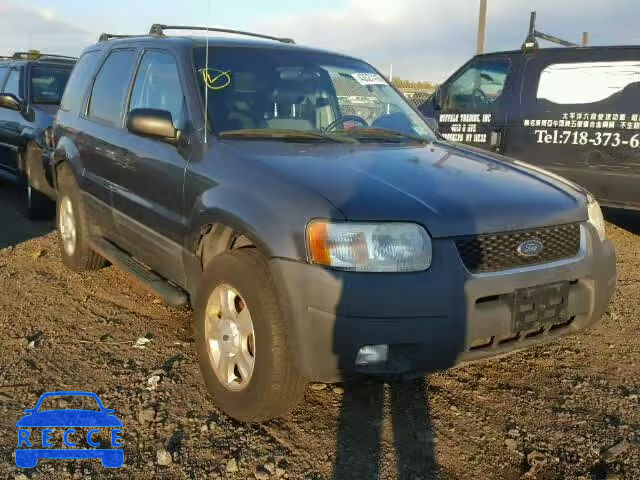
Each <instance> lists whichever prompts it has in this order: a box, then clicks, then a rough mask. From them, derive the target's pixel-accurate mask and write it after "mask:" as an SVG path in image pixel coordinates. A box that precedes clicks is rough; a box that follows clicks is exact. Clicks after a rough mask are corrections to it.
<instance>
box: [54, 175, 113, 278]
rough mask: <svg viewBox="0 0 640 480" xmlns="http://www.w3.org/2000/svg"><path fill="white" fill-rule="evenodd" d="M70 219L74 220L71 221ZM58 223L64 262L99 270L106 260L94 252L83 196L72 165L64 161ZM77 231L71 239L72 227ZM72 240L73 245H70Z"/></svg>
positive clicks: (59, 176) (69, 265) (76, 269)
mask: <svg viewBox="0 0 640 480" xmlns="http://www.w3.org/2000/svg"><path fill="white" fill-rule="evenodd" d="M69 221H71V223H68V222H69ZM63 222H64V223H63ZM56 226H57V227H58V245H59V247H60V253H61V256H62V261H63V262H64V264H65V265H66V266H67V267H69V268H70V269H72V270H75V271H76V272H82V271H86V270H98V269H100V268H102V267H104V266H105V265H107V261H106V260H105V259H104V258H102V257H101V256H100V255H98V254H97V253H96V252H94V251H93V250H92V249H91V246H90V245H89V231H88V228H87V227H88V222H87V218H86V216H85V213H84V206H83V204H82V197H81V196H80V190H79V189H78V186H77V184H76V181H75V178H74V177H73V173H72V172H71V169H70V168H69V167H68V166H66V165H63V166H62V167H60V169H59V171H58V196H57V202H56ZM69 227H73V230H74V231H75V234H74V235H73V236H74V240H73V241H72V242H69V237H67V236H66V235H67V234H68V235H71V233H70V230H71V229H70V228H69ZM70 243H73V248H70Z"/></svg>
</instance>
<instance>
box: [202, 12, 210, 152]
mask: <svg viewBox="0 0 640 480" xmlns="http://www.w3.org/2000/svg"><path fill="white" fill-rule="evenodd" d="M205 1H206V2H207V18H206V23H207V31H206V35H207V37H206V39H205V53H204V71H203V72H202V81H203V82H204V144H205V145H207V119H208V118H209V85H208V82H207V77H208V75H209V15H210V7H211V0H205Z"/></svg>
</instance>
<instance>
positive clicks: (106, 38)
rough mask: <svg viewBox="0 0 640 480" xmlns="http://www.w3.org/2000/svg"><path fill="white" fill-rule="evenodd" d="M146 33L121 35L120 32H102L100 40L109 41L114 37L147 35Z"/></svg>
mask: <svg viewBox="0 0 640 480" xmlns="http://www.w3.org/2000/svg"><path fill="white" fill-rule="evenodd" d="M146 36H147V35H146V34H144V33H143V34H140V35H120V34H118V33H101V34H100V36H99V37H98V42H107V41H109V40H111V39H112V38H130V37H146Z"/></svg>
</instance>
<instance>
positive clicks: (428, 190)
mask: <svg viewBox="0 0 640 480" xmlns="http://www.w3.org/2000/svg"><path fill="white" fill-rule="evenodd" d="M220 147H221V148H223V149H225V150H227V152H226V153H228V154H229V155H231V156H232V157H235V158H234V161H236V162H243V163H245V162H248V163H254V164H255V166H254V167H249V168H260V167H266V168H269V169H273V171H274V173H277V174H279V175H281V176H285V177H287V178H288V179H290V181H292V182H295V183H296V184H297V185H299V186H302V187H303V188H308V189H312V190H314V191H316V192H317V193H319V194H320V195H322V196H323V197H325V198H326V199H327V200H329V201H330V202H331V203H333V204H334V205H335V206H336V207H337V208H338V209H339V210H340V211H341V212H342V213H343V214H344V216H345V217H346V219H348V220H354V221H366V220H370V221H385V220H386V221H407V222H416V223H420V224H422V225H423V226H424V227H425V228H426V229H427V230H428V231H429V233H430V234H431V236H432V237H450V236H461V235H470V234H478V233H493V232H502V231H512V230H522V229H527V228H534V227H541V226H545V225H558V224H563V223H572V222H580V221H584V220H586V218H587V213H586V198H585V196H584V194H583V193H581V192H580V190H579V189H578V188H576V187H575V186H573V185H572V184H571V183H570V182H568V181H564V179H561V178H559V177H557V176H556V177H552V176H549V175H546V174H545V173H544V172H543V171H541V170H539V169H533V168H528V167H527V166H526V165H525V164H519V163H516V162H515V161H513V160H510V159H508V158H506V157H501V156H498V155H493V154H490V153H480V152H479V151H477V150H475V149H474V150H471V149H467V148H465V147H463V146H458V145H453V144H449V143H446V142H435V143H432V144H426V145H411V146H395V145H388V144H387V145H379V144H370V145H355V146H354V145H348V144H327V143H321V144H317V143H316V144H299V143H285V142H278V141H255V140H224V141H222V142H221V144H220Z"/></svg>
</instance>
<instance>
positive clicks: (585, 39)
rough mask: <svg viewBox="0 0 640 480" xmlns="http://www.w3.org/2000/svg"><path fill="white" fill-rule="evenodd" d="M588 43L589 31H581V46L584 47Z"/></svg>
mask: <svg viewBox="0 0 640 480" xmlns="http://www.w3.org/2000/svg"><path fill="white" fill-rule="evenodd" d="M587 45H589V32H582V46H583V47H586V46H587Z"/></svg>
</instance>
